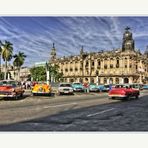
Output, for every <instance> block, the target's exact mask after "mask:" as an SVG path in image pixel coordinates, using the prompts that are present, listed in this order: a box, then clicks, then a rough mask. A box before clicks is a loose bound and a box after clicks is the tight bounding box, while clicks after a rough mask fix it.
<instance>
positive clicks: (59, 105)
mask: <svg viewBox="0 0 148 148" xmlns="http://www.w3.org/2000/svg"><path fill="white" fill-rule="evenodd" d="M67 105H77V103H67V104H58V105H54V106H46V107H43V108H45V109H46V108H51V107H61V106H67Z"/></svg>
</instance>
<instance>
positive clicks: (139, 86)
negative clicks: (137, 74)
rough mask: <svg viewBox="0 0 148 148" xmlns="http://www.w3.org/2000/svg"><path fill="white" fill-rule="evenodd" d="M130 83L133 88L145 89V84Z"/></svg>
mask: <svg viewBox="0 0 148 148" xmlns="http://www.w3.org/2000/svg"><path fill="white" fill-rule="evenodd" d="M130 85H132V88H133V89H136V90H142V89H143V84H139V83H133V84H130Z"/></svg>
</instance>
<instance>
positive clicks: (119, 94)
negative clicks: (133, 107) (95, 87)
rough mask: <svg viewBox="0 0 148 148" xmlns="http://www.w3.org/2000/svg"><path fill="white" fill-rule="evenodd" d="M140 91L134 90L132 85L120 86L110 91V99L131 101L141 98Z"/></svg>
mask: <svg viewBox="0 0 148 148" xmlns="http://www.w3.org/2000/svg"><path fill="white" fill-rule="evenodd" d="M139 95H140V91H139V90H137V89H134V88H133V85H132V84H131V85H130V84H118V85H116V86H115V87H114V88H112V89H111V90H110V91H109V94H108V96H109V98H111V99H114V98H121V99H129V98H131V97H135V98H136V99H138V98H139Z"/></svg>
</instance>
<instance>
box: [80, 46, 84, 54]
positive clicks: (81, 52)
mask: <svg viewBox="0 0 148 148" xmlns="http://www.w3.org/2000/svg"><path fill="white" fill-rule="evenodd" d="M83 53H84V49H83V46H82V47H81V50H80V54H83Z"/></svg>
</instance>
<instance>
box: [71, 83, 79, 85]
mask: <svg viewBox="0 0 148 148" xmlns="http://www.w3.org/2000/svg"><path fill="white" fill-rule="evenodd" d="M73 85H81V83H73Z"/></svg>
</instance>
